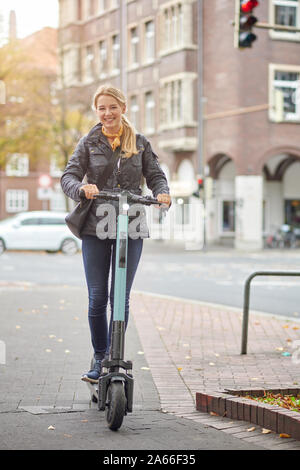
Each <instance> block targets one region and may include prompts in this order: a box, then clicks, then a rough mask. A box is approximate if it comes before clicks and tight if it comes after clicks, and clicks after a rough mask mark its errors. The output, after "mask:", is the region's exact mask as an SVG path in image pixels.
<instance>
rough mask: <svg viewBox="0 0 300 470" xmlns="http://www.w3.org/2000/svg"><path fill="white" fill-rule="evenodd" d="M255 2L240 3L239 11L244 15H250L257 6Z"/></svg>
mask: <svg viewBox="0 0 300 470" xmlns="http://www.w3.org/2000/svg"><path fill="white" fill-rule="evenodd" d="M258 4H259V3H258V1H257V0H248V1H244V2H242V3H241V10H242V12H244V13H250V12H251V11H252V10H253V8H255V7H257V5H258Z"/></svg>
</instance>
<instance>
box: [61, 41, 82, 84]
mask: <svg viewBox="0 0 300 470" xmlns="http://www.w3.org/2000/svg"><path fill="white" fill-rule="evenodd" d="M78 80H79V49H77V48H74V49H69V50H66V51H64V52H63V81H64V83H65V84H66V85H72V83H74V82H77V81H78Z"/></svg>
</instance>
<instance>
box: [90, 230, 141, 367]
mask: <svg viewBox="0 0 300 470" xmlns="http://www.w3.org/2000/svg"><path fill="white" fill-rule="evenodd" d="M142 249H143V239H141V238H139V239H136V240H133V239H131V238H128V255H127V278H126V298H125V329H126V328H127V324H128V318H129V297H130V290H131V287H132V284H133V280H134V277H135V273H136V270H137V267H138V264H139V261H140V258H141V254H142ZM82 257H83V265H84V270H85V277H86V282H87V287H88V299H89V304H88V321H89V327H90V333H91V341H92V346H93V349H94V357H95V359H103V357H104V356H105V355H106V354H108V353H109V348H110V338H111V331H112V320H113V308H114V280H115V258H116V240H110V239H105V240H101V239H100V238H98V237H97V236H92V235H84V236H83V237H82ZM110 274H111V275H110ZM109 278H110V283H109ZM109 284H110V286H109ZM109 287H110V288H109ZM108 299H109V301H110V307H111V308H110V311H111V315H110V322H109V326H108V321H107V305H108Z"/></svg>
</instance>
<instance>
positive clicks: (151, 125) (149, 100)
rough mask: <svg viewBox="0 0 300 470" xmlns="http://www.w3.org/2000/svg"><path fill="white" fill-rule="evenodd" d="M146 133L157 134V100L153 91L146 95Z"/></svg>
mask: <svg viewBox="0 0 300 470" xmlns="http://www.w3.org/2000/svg"><path fill="white" fill-rule="evenodd" d="M145 132H147V133H148V134H149V133H153V132H155V100H154V95H153V92H152V91H148V92H147V93H146V94H145Z"/></svg>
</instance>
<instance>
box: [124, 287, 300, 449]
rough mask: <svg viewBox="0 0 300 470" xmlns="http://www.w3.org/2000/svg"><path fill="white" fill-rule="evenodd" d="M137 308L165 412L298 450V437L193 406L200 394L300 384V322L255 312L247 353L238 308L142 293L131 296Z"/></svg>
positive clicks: (135, 314)
mask: <svg viewBox="0 0 300 470" xmlns="http://www.w3.org/2000/svg"><path fill="white" fill-rule="evenodd" d="M131 307H132V308H131V310H132V315H133V318H134V321H135V324H136V327H137V330H138V332H139V335H140V339H141V342H142V344H143V347H144V352H145V355H146V358H147V361H148V364H149V367H150V369H151V372H152V375H153V379H154V381H155V384H156V387H157V389H158V393H159V396H160V400H161V406H162V409H163V410H165V411H166V412H170V413H174V414H175V415H177V416H184V417H188V418H190V419H194V420H197V421H201V422H203V423H205V424H207V425H209V426H213V427H216V428H217V429H222V430H224V432H230V433H232V434H234V435H235V436H236V437H240V438H242V439H246V440H247V441H248V442H255V443H259V444H260V445H262V446H264V447H266V448H269V449H273V448H274V449H278V450H279V449H298V450H299V449H300V442H298V441H295V440H294V439H280V438H279V436H278V435H276V434H274V433H272V434H262V433H261V429H259V427H256V429H255V431H254V432H251V433H249V432H247V429H249V428H250V427H251V426H252V425H250V424H249V423H245V422H241V421H230V420H229V419H226V418H221V417H215V416H209V415H207V414H205V413H200V412H198V411H196V408H195V394H196V392H205V391H212V390H215V391H223V390H225V389H252V388H288V387H295V385H299V384H300V365H299V364H297V363H296V362H298V361H295V360H293V359H294V358H295V356H293V353H294V352H295V349H293V348H292V346H293V341H295V340H299V339H300V323H299V322H297V321H295V320H293V319H291V320H289V321H288V320H284V319H279V318H278V317H273V316H272V315H263V314H259V313H257V312H255V313H253V312H250V318H249V330H248V349H247V351H248V354H247V355H241V354H240V349H241V331H242V311H240V310H238V309H230V308H228V307H222V306H217V305H210V304H204V303H200V302H195V301H188V300H185V299H177V298H171V297H167V296H158V295H152V294H147V293H139V292H134V293H133V294H132V297H131ZM283 353H290V355H283Z"/></svg>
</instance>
